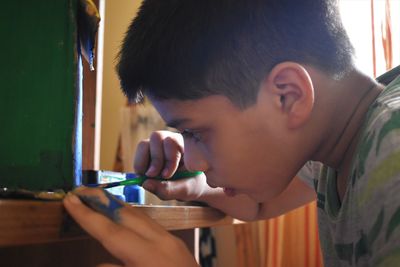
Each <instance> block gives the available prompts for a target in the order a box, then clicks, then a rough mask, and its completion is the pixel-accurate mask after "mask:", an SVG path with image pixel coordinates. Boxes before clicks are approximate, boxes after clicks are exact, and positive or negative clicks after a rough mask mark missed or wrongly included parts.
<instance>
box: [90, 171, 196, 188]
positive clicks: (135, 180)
mask: <svg viewBox="0 0 400 267" xmlns="http://www.w3.org/2000/svg"><path fill="white" fill-rule="evenodd" d="M202 173H203V172H201V171H194V172H191V171H177V172H175V174H174V175H172V177H171V178H168V179H166V178H163V177H161V176H155V177H149V176H146V175H140V174H136V173H121V172H113V171H102V170H98V171H94V170H86V171H83V177H84V180H85V181H88V182H89V183H88V184H86V185H85V186H87V187H99V188H111V187H116V186H124V185H140V186H141V185H142V184H143V183H144V181H146V180H147V179H155V180H159V181H175V180H180V179H185V178H190V177H194V176H197V175H200V174H202ZM102 180H106V181H110V180H111V181H112V180H121V181H117V182H111V183H98V182H99V181H102ZM93 181H96V182H95V183H93ZM90 182H92V183H90Z"/></svg>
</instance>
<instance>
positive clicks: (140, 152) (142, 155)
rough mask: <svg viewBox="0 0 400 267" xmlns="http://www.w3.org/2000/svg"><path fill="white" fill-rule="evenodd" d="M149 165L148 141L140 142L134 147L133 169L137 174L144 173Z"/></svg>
mask: <svg viewBox="0 0 400 267" xmlns="http://www.w3.org/2000/svg"><path fill="white" fill-rule="evenodd" d="M149 164H150V140H149V139H146V140H142V141H141V142H139V144H138V145H137V147H136V154H135V159H134V161H133V168H134V169H135V171H136V172H137V173H145V172H146V170H147V168H148V167H149Z"/></svg>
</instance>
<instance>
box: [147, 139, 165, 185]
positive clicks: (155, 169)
mask: <svg viewBox="0 0 400 267" xmlns="http://www.w3.org/2000/svg"><path fill="white" fill-rule="evenodd" d="M164 160H165V157H164V148H163V136H162V134H161V133H160V132H154V133H152V134H151V136H150V165H149V168H148V170H147V171H146V175H147V176H150V177H152V176H156V175H159V174H160V172H161V170H162V169H163V166H164Z"/></svg>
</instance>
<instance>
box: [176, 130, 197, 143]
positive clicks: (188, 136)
mask: <svg viewBox="0 0 400 267" xmlns="http://www.w3.org/2000/svg"><path fill="white" fill-rule="evenodd" d="M181 134H182V136H183V138H185V139H193V140H194V141H196V142H197V141H200V140H201V138H200V134H198V133H195V132H192V131H190V130H187V129H185V130H183V131H182V132H181Z"/></svg>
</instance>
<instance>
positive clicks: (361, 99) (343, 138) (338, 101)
mask: <svg viewBox="0 0 400 267" xmlns="http://www.w3.org/2000/svg"><path fill="white" fill-rule="evenodd" d="M328 87H335V88H324V89H323V90H325V92H326V93H327V98H328V101H331V103H335V104H334V106H332V107H331V109H330V110H329V111H330V112H331V114H330V119H331V121H329V122H328V124H327V125H326V129H327V131H326V134H325V136H324V140H321V146H320V148H319V149H318V151H317V153H316V160H318V161H321V162H323V163H324V164H326V165H328V166H330V167H332V168H334V169H336V170H337V172H338V192H339V195H340V197H342V196H343V194H344V192H345V190H346V185H347V177H348V176H349V172H350V167H351V164H352V159H353V156H354V152H355V149H356V146H357V143H358V138H359V134H360V132H361V130H362V125H363V122H364V118H365V116H366V113H367V111H368V109H369V107H370V105H371V103H372V102H373V101H374V100H375V99H376V98H377V96H378V95H379V93H380V92H381V91H382V90H383V88H384V86H383V85H381V84H378V83H377V82H375V81H374V80H372V79H371V78H369V77H367V76H366V75H364V74H362V73H360V72H359V71H356V70H355V71H353V72H352V73H351V74H350V75H349V76H348V77H347V78H345V79H343V80H342V81H340V82H338V83H337V84H335V83H330V84H329V83H328ZM329 90H330V91H329ZM333 90H334V91H333ZM331 92H335V93H331ZM329 98H330V99H329ZM325 119H326V118H325Z"/></svg>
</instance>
